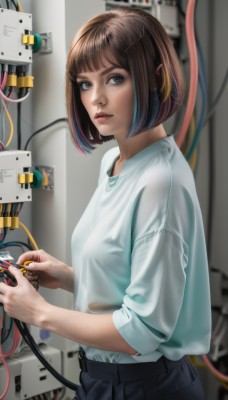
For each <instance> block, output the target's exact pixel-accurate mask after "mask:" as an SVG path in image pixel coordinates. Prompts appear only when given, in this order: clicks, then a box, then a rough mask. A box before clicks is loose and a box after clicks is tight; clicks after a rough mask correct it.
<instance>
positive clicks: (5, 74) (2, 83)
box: [0, 71, 8, 90]
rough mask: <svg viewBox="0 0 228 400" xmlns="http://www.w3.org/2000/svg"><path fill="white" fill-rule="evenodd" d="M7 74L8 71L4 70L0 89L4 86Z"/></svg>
mask: <svg viewBox="0 0 228 400" xmlns="http://www.w3.org/2000/svg"><path fill="white" fill-rule="evenodd" d="M7 76H8V73H7V72H6V71H5V72H4V77H3V81H2V82H1V84H0V89H1V90H3V89H4V87H5V86H6V81H7Z"/></svg>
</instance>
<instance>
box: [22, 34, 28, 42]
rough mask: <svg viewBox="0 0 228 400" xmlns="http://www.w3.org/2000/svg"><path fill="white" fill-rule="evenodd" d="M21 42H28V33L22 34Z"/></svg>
mask: <svg viewBox="0 0 228 400" xmlns="http://www.w3.org/2000/svg"><path fill="white" fill-rule="evenodd" d="M22 44H28V35H22Z"/></svg>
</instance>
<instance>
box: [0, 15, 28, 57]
mask: <svg viewBox="0 0 228 400" xmlns="http://www.w3.org/2000/svg"><path fill="white" fill-rule="evenodd" d="M31 31H32V14H28V13H23V12H18V11H14V10H8V9H5V8H0V62H1V63H2V64H11V65H26V64H30V63H32V46H33V44H34V36H33V35H32V34H31Z"/></svg>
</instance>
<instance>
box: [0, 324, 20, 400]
mask: <svg viewBox="0 0 228 400" xmlns="http://www.w3.org/2000/svg"><path fill="white" fill-rule="evenodd" d="M19 342H20V333H19V331H18V329H17V327H16V325H15V324H14V337H13V345H12V348H11V349H10V350H9V351H8V352H7V353H5V354H3V352H2V346H1V345H0V358H1V360H2V364H3V365H4V367H5V371H6V386H5V389H4V391H3V393H2V394H1V395H0V400H3V399H4V398H5V396H6V394H7V392H8V390H9V385H10V373H9V367H8V364H7V362H6V358H7V357H9V356H11V355H12V354H13V353H14V352H15V350H16V348H17V346H18V344H19Z"/></svg>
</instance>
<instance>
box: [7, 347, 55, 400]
mask: <svg viewBox="0 0 228 400" xmlns="http://www.w3.org/2000/svg"><path fill="white" fill-rule="evenodd" d="M41 351H42V353H43V355H44V357H45V359H46V360H47V361H48V363H49V364H50V365H51V366H52V368H54V369H55V370H56V371H57V372H58V373H59V374H61V352H60V351H59V350H58V349H54V348H53V347H44V348H43V349H41ZM7 364H8V367H9V373H10V386H9V388H8V391H7V394H6V396H5V397H4V399H5V400H26V399H30V398H32V397H33V396H37V395H41V394H42V393H46V392H49V391H51V390H55V389H60V388H62V383H60V382H59V381H58V380H57V379H56V378H54V376H53V375H52V374H51V373H50V372H49V371H48V370H47V369H46V368H45V367H44V366H43V364H42V363H41V362H40V361H39V360H38V359H37V358H36V356H35V355H34V354H33V353H32V352H31V351H30V350H28V351H26V350H25V351H23V352H21V353H19V354H18V355H15V356H13V357H12V358H8V359H7ZM5 384H6V376H5V367H4V366H3V365H0V388H1V391H2V390H3V388H4V387H5Z"/></svg>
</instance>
